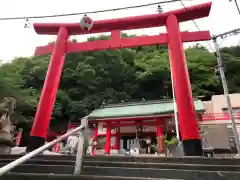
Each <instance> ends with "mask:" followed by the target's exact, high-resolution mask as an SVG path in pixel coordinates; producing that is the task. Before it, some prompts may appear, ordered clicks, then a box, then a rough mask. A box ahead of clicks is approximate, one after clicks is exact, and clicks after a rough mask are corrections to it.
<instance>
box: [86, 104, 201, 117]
mask: <svg viewBox="0 0 240 180" xmlns="http://www.w3.org/2000/svg"><path fill="white" fill-rule="evenodd" d="M194 104H195V110H196V111H197V112H203V111H205V109H204V106H203V104H202V101H201V100H195V101H194ZM173 112H174V109H173V102H172V101H145V102H139V103H126V104H125V103H122V104H115V105H109V106H105V107H103V108H100V109H96V110H94V111H93V112H91V113H90V114H89V116H88V118H89V119H99V118H114V117H131V116H146V115H160V114H168V113H173Z"/></svg>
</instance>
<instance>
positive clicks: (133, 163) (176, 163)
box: [0, 155, 240, 180]
mask: <svg viewBox="0 0 240 180" xmlns="http://www.w3.org/2000/svg"><path fill="white" fill-rule="evenodd" d="M18 157H20V156H18V155H11V156H3V155H0V166H1V167H2V166H4V165H6V164H8V163H10V162H11V161H13V160H15V159H16V158H18ZM74 163H75V157H74V156H50V155H41V156H37V157H35V158H33V159H31V160H29V161H28V162H26V163H25V164H23V165H20V166H18V167H16V168H15V169H13V170H12V172H9V173H8V174H6V175H4V176H1V177H0V180H17V179H19V180H125V179H126V180H170V179H172V180H173V179H174V180H181V179H183V180H215V179H216V180H238V179H240V159H225V158H224V159H223V158H214V159H213V158H191V157H188V158H164V157H155V156H153V157H150V156H147V157H133V156H95V157H90V156H87V157H85V158H84V163H83V171H82V174H81V175H78V176H75V175H73V171H74Z"/></svg>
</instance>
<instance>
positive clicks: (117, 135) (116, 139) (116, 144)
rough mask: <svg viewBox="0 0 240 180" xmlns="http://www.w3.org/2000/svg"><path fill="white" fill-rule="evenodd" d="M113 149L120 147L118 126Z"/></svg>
mask: <svg viewBox="0 0 240 180" xmlns="http://www.w3.org/2000/svg"><path fill="white" fill-rule="evenodd" d="M114 149H115V150H119V149H120V128H116V135H115V144H114Z"/></svg>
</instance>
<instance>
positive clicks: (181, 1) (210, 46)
mask: <svg viewBox="0 0 240 180" xmlns="http://www.w3.org/2000/svg"><path fill="white" fill-rule="evenodd" d="M180 3H181V5H182V6H183V8H184V9H185V10H187V8H186V6H185V4H184V3H183V0H180ZM192 22H193V23H194V25H195V26H196V28H197V29H198V31H201V29H200V27H199V26H198V24H197V23H196V21H195V20H194V19H192ZM207 44H208V47H209V48H210V49H211V50H212V51H213V52H214V51H215V50H214V48H213V47H212V45H211V44H210V43H209V42H208V41H207Z"/></svg>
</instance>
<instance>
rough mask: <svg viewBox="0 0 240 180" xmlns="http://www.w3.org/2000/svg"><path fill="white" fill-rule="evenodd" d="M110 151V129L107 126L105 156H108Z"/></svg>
mask: <svg viewBox="0 0 240 180" xmlns="http://www.w3.org/2000/svg"><path fill="white" fill-rule="evenodd" d="M110 150H111V127H110V126H109V125H108V126H107V130H106V142H105V151H104V153H105V154H110Z"/></svg>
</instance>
